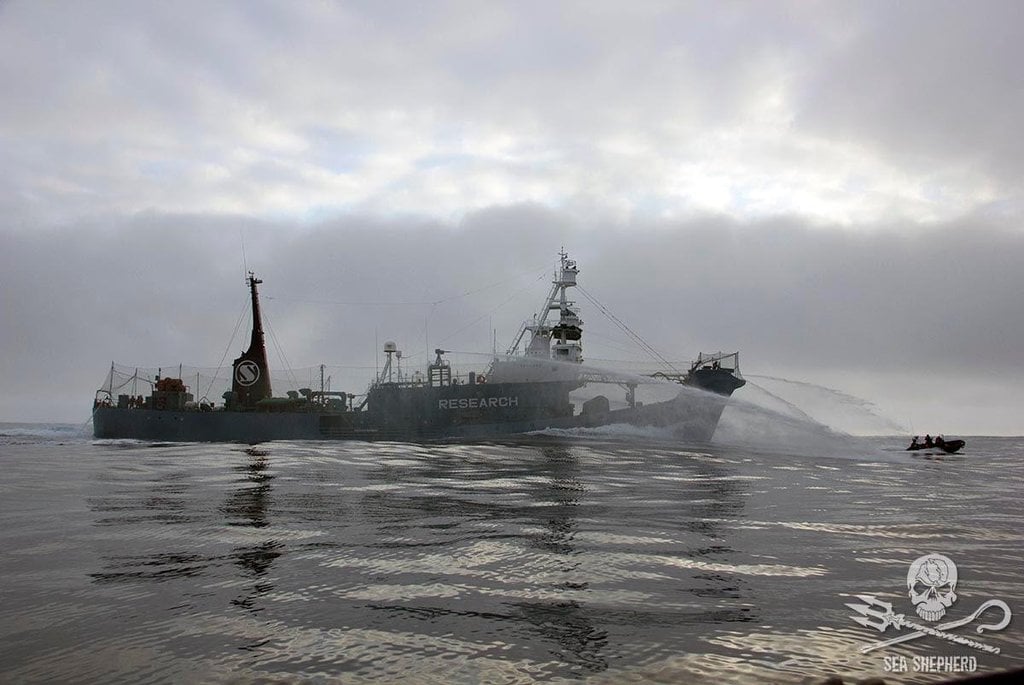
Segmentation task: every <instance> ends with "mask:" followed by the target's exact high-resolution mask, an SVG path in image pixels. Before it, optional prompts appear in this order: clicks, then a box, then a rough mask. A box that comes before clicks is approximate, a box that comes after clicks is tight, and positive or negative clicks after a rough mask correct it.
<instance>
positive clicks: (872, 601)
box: [846, 595, 1010, 654]
mask: <svg viewBox="0 0 1024 685" xmlns="http://www.w3.org/2000/svg"><path fill="white" fill-rule="evenodd" d="M856 597H857V599H859V600H861V601H862V602H864V604H847V605H846V606H848V607H850V608H851V609H853V610H854V611H856V612H857V613H858V614H860V616H853V617H852V618H853V620H854V621H856V622H857V623H859V624H861V625H862V626H865V627H868V628H875V629H876V630H878V631H879V632H883V633H884V632H885V630H886V629H887V628H888V627H889V626H895V627H896V628H913V629H914V630H915V631H917V632H916V633H911V634H909V635H903V636H900V637H901V638H902V639H899V638H897V639H898V640H899V641H903V639H907V640H909V639H913V638H916V637H920V636H921V635H934V636H935V637H941V638H942V639H943V640H949V641H950V642H956V643H957V644H961V645H966V646H968V647H974V648H975V649H980V650H983V651H985V652H990V653H992V654H998V653H999V648H998V647H993V646H991V645H986V644H984V643H981V642H976V641H974V640H971V639H969V638H966V637H963V636H962V635H955V634H953V633H946V632H943V629H945V628H951V627H954V626H959V625H963V624H964V623H968V622H970V621H971V620H973V619H974V618H975V617H977V615H978V614H980V613H981V612H982V611H983V610H984V609H987V608H988V606H998V605H1002V606H1001V607H1000V608H1005V613H1004V617H1003V620H1004V622H1002V623H1000V624H996V625H998V626H999V627H998V628H995V627H993V626H979V627H978V632H979V633H980V632H982V631H983V630H984V629H989V630H993V629H994V630H999V629H1001V628H1003V627H1005V626H1006V623H1009V620H1010V619H1009V612H1010V608H1009V607H1008V606H1006V604H1005V603H1003V602H1002V601H1000V600H990V601H991V602H992V604H989V603H988V602H986V603H985V604H983V605H982V608H979V609H978V611H976V612H975V613H974V615H973V616H972V617H970V618H969V619H967V620H964V621H962V622H953V623H951V624H943V625H941V626H939V627H938V628H929V627H927V626H923V625H921V624H920V623H915V622H913V621H908V620H907V619H906V618H905V617H904V615H903V614H897V613H894V612H893V610H892V604H890V603H889V602H883V601H881V600H880V599H877V598H875V597H874V596H872V595H856ZM996 603H998V604H996ZM986 605H988V606H986ZM871 607H877V608H878V609H882V610H883V611H877V610H875V609H872V608H871ZM883 612H884V613H883ZM872 619H877V621H873V620H872ZM912 636H913V637H912ZM891 643H892V641H890V642H889V644H891ZM881 646H882V644H875V645H868V646H867V647H864V648H862V649H861V651H862V652H869V651H871V650H872V649H877V648H879V647H881Z"/></svg>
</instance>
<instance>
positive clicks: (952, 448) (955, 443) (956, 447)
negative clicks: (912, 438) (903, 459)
mask: <svg viewBox="0 0 1024 685" xmlns="http://www.w3.org/2000/svg"><path fill="white" fill-rule="evenodd" d="M966 444H967V443H966V442H964V441H963V440H947V441H946V442H945V443H943V444H942V445H911V446H910V447H908V448H907V451H908V452H917V451H918V450H942V451H943V452H946V453H947V454H953V453H954V452H959V451H960V450H961V449H963V447H964V445H966Z"/></svg>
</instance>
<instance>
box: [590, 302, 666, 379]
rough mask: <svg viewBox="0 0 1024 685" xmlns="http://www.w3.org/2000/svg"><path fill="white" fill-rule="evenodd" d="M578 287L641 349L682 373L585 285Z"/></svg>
mask: <svg viewBox="0 0 1024 685" xmlns="http://www.w3.org/2000/svg"><path fill="white" fill-rule="evenodd" d="M576 289H577V290H579V291H580V293H582V294H583V296H584V297H586V298H587V300H589V301H590V303H591V304H593V305H594V306H595V307H597V308H598V310H600V312H601V313H602V314H604V315H605V316H607V317H608V318H609V319H611V321H612V323H614V324H615V325H617V326H618V327H619V328H621V329H622V330H623V332H624V333H625V334H626V335H628V336H629V337H631V338H632V339H633V341H634V342H636V343H637V344H638V345H639V346H640V349H642V350H643V351H645V352H647V354H649V355H651V356H652V357H654V358H655V360H657V361H660V362H661V363H662V364H664V365H665V366H667V367H668V368H670V369H672V371H673V372H675V373H677V374H680V375H682V371H680V370H679V369H677V368H676V367H675V366H674V365H673V364H672V362H670V361H669V360H667V359H665V357H663V356H661V354H660V353H659V352H658V351H657V350H656V349H654V347H652V346H651V345H650V344H649V343H648V342H647V341H646V340H644V339H643V338H641V337H640V336H639V335H638V334H637V333H636V332H634V331H633V329H632V328H630V327H629V326H627V325H626V324H625V323H623V322H622V320H621V319H619V318H618V317H617V316H615V315H614V314H612V313H611V312H610V311H608V308H607V307H605V306H604V305H603V304H601V303H600V302H598V301H597V299H596V298H595V297H594V296H593V295H591V294H590V293H588V292H587V291H586V290H584V288H583V286H581V285H577V286H576Z"/></svg>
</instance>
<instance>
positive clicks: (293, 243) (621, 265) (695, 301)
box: [0, 207, 1024, 431]
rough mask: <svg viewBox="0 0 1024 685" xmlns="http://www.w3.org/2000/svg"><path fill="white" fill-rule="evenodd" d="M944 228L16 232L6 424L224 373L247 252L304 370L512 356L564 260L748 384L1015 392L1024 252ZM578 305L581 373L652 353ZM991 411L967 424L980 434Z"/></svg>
mask: <svg viewBox="0 0 1024 685" xmlns="http://www.w3.org/2000/svg"><path fill="white" fill-rule="evenodd" d="M944 228H945V230H934V231H930V232H927V233H919V234H916V235H914V234H911V235H907V234H894V233H892V232H887V231H884V230H876V231H874V232H870V233H851V232H840V231H828V230H822V229H821V228H808V227H806V226H801V225H800V224H799V223H798V222H797V221H795V220H794V221H790V222H783V221H776V222H765V223H744V224H740V223H733V222H729V221H725V220H722V219H706V220H695V221H692V222H688V223H656V224H647V225H640V224H633V225H624V226H620V227H618V228H615V229H610V228H606V229H605V230H601V231H594V230H590V229H588V227H586V226H582V225H579V224H577V223H576V222H575V221H574V220H573V219H572V218H571V217H569V216H567V215H564V214H560V213H557V212H552V211H550V210H546V209H543V208H539V207H536V208H534V207H509V208H504V209H494V210H491V211H485V212H479V213H475V214H472V215H469V216H467V217H466V218H465V219H464V220H463V221H461V223H460V224H458V225H455V224H450V223H440V222H434V221H429V220H423V221H420V222H412V221H410V222H406V221H401V220H383V219H380V218H379V217H350V218H348V219H344V220H333V221H328V222H324V223H319V224H314V225H308V226H299V225H294V224H291V225H290V224H286V223H280V222H277V223H275V222H265V221H264V222H252V221H248V220H244V219H240V218H239V219H216V218H208V217H201V216H163V215H150V216H140V217H137V218H135V219H132V220H130V221H126V222H123V223H121V224H119V225H114V226H101V225H81V226H75V227H73V228H65V229H63V230H52V231H21V232H8V233H6V234H5V235H4V241H5V244H6V249H5V251H4V253H3V256H2V257H0V259H2V262H3V263H2V265H0V266H2V272H3V284H2V285H3V298H4V302H3V307H4V312H5V325H4V328H3V334H2V335H3V339H2V341H0V345H2V348H3V349H4V351H5V353H4V357H3V365H4V368H3V369H2V371H0V373H2V374H3V377H4V378H5V379H6V381H7V387H8V388H9V392H8V393H7V394H6V395H5V398H4V405H3V407H2V408H0V415H3V416H5V417H8V418H43V417H46V416H50V414H48V413H47V412H50V411H51V410H52V411H58V409H59V412H60V413H59V417H60V418H65V419H75V418H76V417H77V416H78V415H80V414H84V413H85V412H86V411H87V406H88V400H89V397H90V395H91V392H92V390H93V389H94V388H95V387H96V386H98V385H99V382H100V380H101V379H102V376H103V373H104V370H105V368H106V367H107V365H108V364H109V362H110V361H111V360H116V361H118V362H119V363H123V364H127V365H133V364H139V365H143V366H157V365H164V366H173V365H176V364H177V363H179V362H184V363H185V364H192V365H197V366H216V364H217V362H218V360H219V358H220V356H221V354H222V353H223V351H224V348H225V345H226V344H227V342H228V339H229V338H230V335H231V331H232V329H233V327H234V325H235V322H236V319H237V316H238V315H239V312H240V311H241V308H242V307H244V305H245V301H246V293H245V289H244V285H243V282H242V278H241V274H242V270H243V269H242V254H241V243H242V240H243V237H244V244H245V249H246V255H247V259H248V263H249V265H250V267H251V268H253V269H255V270H257V271H258V272H259V273H260V274H261V276H262V277H263V278H264V280H265V284H264V286H263V292H264V294H265V296H266V297H267V301H266V309H267V315H268V318H269V319H270V321H271V324H272V326H273V328H274V331H275V333H276V338H277V339H278V341H279V342H280V343H281V345H282V347H283V348H284V350H285V355H286V358H287V360H288V362H289V363H291V364H292V365H294V366H302V367H305V366H312V365H315V364H318V363H320V362H327V363H330V364H342V365H349V366H363V367H371V368H372V366H373V364H374V357H375V349H376V347H377V346H378V345H379V344H381V343H382V342H383V340H385V339H394V340H396V341H397V342H398V343H399V345H400V346H401V347H402V348H403V349H404V350H406V352H407V355H408V362H407V363H409V364H413V365H419V364H422V363H423V359H424V354H423V353H424V352H425V351H426V350H427V349H432V348H433V347H434V346H436V345H442V346H443V347H446V348H448V349H453V350H456V351H459V352H488V351H489V350H490V348H491V345H492V332H491V331H492V326H493V328H495V329H497V332H498V338H499V343H500V347H501V348H502V349H503V348H504V346H505V345H507V344H508V342H509V341H510V340H511V338H512V336H513V334H514V333H515V330H516V328H517V327H518V325H519V323H520V322H521V321H522V320H523V319H526V318H528V317H529V316H530V315H531V314H532V313H533V312H534V310H535V309H536V308H537V307H538V305H539V304H540V302H541V300H542V299H543V296H544V294H545V292H546V289H547V287H548V280H549V278H548V274H550V272H551V268H552V267H553V265H554V262H555V259H556V253H557V251H558V249H559V248H560V247H561V246H562V245H565V246H566V247H567V248H568V249H569V250H570V251H571V252H572V254H573V255H574V256H575V257H577V258H578V259H579V260H580V262H581V266H582V272H581V276H580V281H581V284H583V286H584V287H585V288H586V289H587V291H588V292H589V293H591V294H592V295H593V296H594V297H596V298H597V299H598V300H599V301H600V302H601V303H602V304H604V305H605V306H607V307H608V308H609V309H610V310H611V311H613V312H614V313H615V314H616V315H617V316H619V317H620V318H621V319H623V320H624V321H626V322H627V323H628V325H629V326H630V327H631V328H633V329H634V330H636V331H638V332H640V333H641V334H642V335H644V336H645V338H646V339H647V340H648V341H649V342H651V343H652V344H654V345H655V347H657V348H658V349H659V350H661V351H662V353H663V354H664V355H666V356H668V357H670V358H672V359H677V360H685V359H689V358H691V357H692V356H693V355H694V354H695V353H696V352H698V351H701V350H704V351H709V350H717V349H734V348H735V349H739V350H741V351H742V354H743V357H742V358H743V361H744V369H745V370H746V371H747V372H748V373H752V374H757V373H762V374H768V375H772V374H774V375H785V376H787V377H790V378H795V379H802V380H808V381H811V382H819V383H821V382H824V381H828V382H835V381H836V379H839V381H840V383H842V380H843V378H846V379H847V380H849V379H855V382H854V383H853V385H854V386H855V388H850V387H847V388H845V389H848V390H853V391H856V390H860V391H861V392H864V393H866V396H867V397H868V398H869V399H872V400H881V401H882V402H883V403H884V401H885V399H886V397H885V396H886V394H889V393H894V394H900V393H903V392H904V391H905V390H906V388H903V389H900V388H899V387H897V386H899V385H900V384H904V383H907V382H908V379H909V382H910V383H913V382H914V381H913V378H914V377H915V376H920V377H922V378H924V377H929V376H930V377H933V378H935V377H941V378H945V379H948V380H949V382H950V384H952V385H955V384H958V383H963V387H965V388H966V387H968V386H970V387H972V388H982V387H983V388H988V389H989V390H990V392H991V396H992V397H993V398H996V397H999V396H1003V397H1008V398H1015V397H1017V396H1018V395H1019V390H1017V389H1016V388H1015V383H1016V382H1017V381H1016V379H1019V378H1020V377H1021V376H1022V374H1024V359H1022V358H1021V357H1020V355H1019V352H1018V350H1017V345H1016V341H1017V340H1019V339H1020V338H1021V336H1022V335H1024V311H1022V305H1021V304H1020V299H1019V297H1017V295H1016V293H1018V292H1019V291H1020V290H1021V287H1022V285H1024V284H1022V277H1021V275H1020V270H1019V266H1018V265H1019V264H1020V263H1022V260H1024V237H1022V236H1021V235H1020V234H1019V233H1015V232H1011V231H1005V230H1001V229H998V228H993V227H985V226H979V225H970V224H969V223H967V222H965V223H963V224H960V225H956V226H949V227H944ZM580 300H581V304H582V306H583V312H584V319H585V321H586V323H587V327H586V328H587V333H588V339H587V341H586V343H587V344H586V354H587V356H588V357H589V358H591V359H594V360H608V359H613V360H644V359H645V357H644V356H643V354H642V353H640V352H639V350H637V349H636V348H635V347H634V346H631V345H630V344H629V342H628V340H627V338H626V336H625V335H624V334H622V333H621V331H619V329H617V328H616V326H615V325H614V324H612V323H611V322H610V321H609V320H607V319H606V318H605V317H604V316H603V315H602V314H601V313H600V312H599V311H598V310H597V308H596V307H595V306H594V305H592V304H591V303H589V302H588V301H587V300H586V299H585V298H582V297H581V298H580ZM430 302H437V304H434V305H431V304H427V303H430ZM399 303H405V304H399ZM453 334H454V335H453ZM241 344H242V343H241V341H240V340H236V342H235V344H234V347H236V348H239V349H240V347H241ZM231 351H232V353H234V352H237V351H238V350H236V349H232V350H231ZM466 361H467V363H471V362H473V358H467V360H466ZM276 365H278V366H279V365H280V361H277V362H276ZM371 375H372V372H371V371H366V370H364V371H353V372H352V374H351V375H350V379H351V380H347V381H346V382H349V383H357V382H358V384H359V385H358V386H357V387H359V388H360V389H361V387H363V386H364V385H365V382H366V381H368V380H369V378H370V376H371ZM866 378H870V379H872V383H873V385H872V383H868V385H867V386H864V383H865V379H866ZM972 392H975V390H972ZM977 392H980V390H977ZM906 401H910V400H901V402H906ZM1010 401H1018V400H1012V399H1011V400H1010ZM949 404H950V405H954V406H955V405H956V404H957V402H956V400H955V399H954V398H953V397H950V398H949ZM902 406H904V407H905V404H904V405H902ZM1018 408H1019V407H1018ZM986 411H987V409H986V408H984V407H982V408H980V409H977V408H975V409H970V410H965V413H964V414H963V415H962V416H961V417H960V418H961V420H962V421H963V422H964V423H965V424H968V425H985V426H988V425H989V424H986V423H985V420H987V419H985V416H984V413H985V412H986ZM979 417H980V419H979ZM972 421H973V422H974V423H973V424H972V423H971V422H972ZM979 421H980V423H979ZM989 430H994V428H992V427H989ZM1001 430H1003V431H1008V430H1012V426H1009V425H1005V426H1004V427H1003V428H1002V429H1001Z"/></svg>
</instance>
